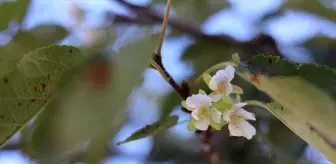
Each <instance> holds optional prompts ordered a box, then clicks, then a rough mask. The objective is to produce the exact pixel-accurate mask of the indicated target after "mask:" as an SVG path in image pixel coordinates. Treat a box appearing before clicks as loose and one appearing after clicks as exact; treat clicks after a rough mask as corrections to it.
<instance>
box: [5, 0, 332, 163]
mask: <svg viewBox="0 0 336 164" xmlns="http://www.w3.org/2000/svg"><path fill="white" fill-rule="evenodd" d="M129 1H130V2H134V3H136V4H139V5H143V4H146V3H149V0H129ZM229 1H230V2H231V3H232V4H233V7H232V8H231V9H228V10H225V11H221V12H218V13H216V14H214V15H213V16H211V17H210V18H209V19H208V20H207V21H205V22H204V24H203V25H202V30H203V31H204V32H205V33H208V34H227V35H230V36H232V37H235V38H236V39H238V40H248V39H251V38H252V37H254V35H256V34H257V33H258V32H260V31H264V32H266V33H268V34H270V35H272V36H273V37H275V38H276V39H277V40H278V41H279V45H280V47H286V48H284V49H283V51H284V52H286V54H288V57H289V58H292V59H296V60H300V61H310V58H309V55H307V52H306V51H305V50H304V49H302V48H300V47H295V46H293V44H295V43H300V42H302V41H304V40H305V39H307V38H310V37H312V36H315V35H328V36H330V37H335V36H336V28H335V25H334V24H332V23H330V22H327V21H323V20H320V19H318V18H316V17H307V16H306V15H304V14H298V13H297V12H295V13H294V12H287V13H285V14H284V15H283V16H282V17H281V18H278V19H274V20H271V21H269V22H267V23H265V24H264V26H262V27H253V25H254V23H255V22H256V21H258V20H259V19H260V17H261V16H262V14H265V13H268V12H271V11H273V10H275V9H277V8H278V7H279V6H280V5H281V4H282V3H283V1H281V0H255V1H254V2H253V3H248V2H246V0H229ZM73 2H75V3H76V4H78V5H79V6H81V7H82V8H83V9H85V10H86V11H88V16H87V18H86V25H88V26H97V25H99V24H101V23H102V19H100V18H102V17H103V12H104V11H107V10H109V11H110V10H113V11H116V12H118V13H127V10H126V9H124V8H122V6H119V5H118V4H117V3H115V2H113V1H111V0H73ZM68 4H69V1H68V0H48V1H46V0H33V4H32V7H31V11H30V13H29V16H28V18H27V22H26V28H31V27H33V26H35V25H37V24H40V23H57V24H61V25H63V26H65V27H67V28H69V29H70V28H71V26H72V24H70V23H69V22H72V19H71V17H70V16H69V14H68V12H67V11H68ZM321 24H324V25H321ZM191 42H192V40H190V39H188V38H186V37H181V38H173V39H169V40H166V42H165V43H164V47H163V55H164V63H165V65H166V66H167V69H168V71H169V72H171V74H172V75H173V76H174V77H176V78H177V79H182V78H183V77H184V76H188V75H191V73H192V71H190V72H187V74H182V73H181V72H180V70H181V69H184V70H191V68H192V65H187V64H185V63H181V62H180V60H179V57H180V55H181V53H182V50H183V49H184V48H185V47H186V46H187V45H188V44H190V43H191ZM187 68H189V69H187ZM144 76H145V81H144V84H143V87H142V88H141V89H139V91H138V92H137V93H136V94H137V95H138V96H136V97H135V98H134V99H133V100H134V101H133V103H134V104H135V106H147V107H148V108H146V110H147V111H141V112H139V111H137V110H136V109H130V110H131V113H132V115H131V116H130V118H131V121H130V123H129V124H127V125H125V127H124V128H123V129H122V130H121V131H120V133H119V134H118V136H117V138H116V139H115V141H116V140H118V141H119V140H121V139H123V138H125V137H127V136H128V135H129V134H130V133H132V132H133V131H135V130H136V129H137V128H140V127H142V126H143V125H145V124H148V123H151V122H154V121H156V120H157V119H158V114H159V113H158V112H157V111H158V109H157V108H158V107H157V104H156V103H155V102H156V100H155V99H150V98H149V99H148V98H145V97H144V96H143V95H144V92H146V90H150V91H154V92H152V93H151V94H153V95H155V96H162V95H165V94H167V91H169V90H170V86H169V85H168V84H166V83H165V81H164V80H163V79H162V78H161V77H160V75H159V74H158V73H157V72H155V71H153V70H146V73H145V75H144ZM154 81H155V82H154ZM142 112H146V113H152V117H146V118H143V117H141V113H142ZM176 112H177V113H179V114H181V115H182V113H180V112H178V111H176ZM187 117H188V116H185V117H182V119H181V120H182V121H183V120H184V119H187ZM177 131H179V135H177ZM170 132H171V133H172V134H175V135H176V136H178V137H181V138H193V137H194V135H193V133H191V132H188V131H187V130H186V128H185V125H184V124H181V125H179V126H177V127H174V128H173V129H171V130H170ZM151 141H152V138H146V139H142V140H139V141H135V142H132V143H129V144H125V145H123V146H120V147H119V149H120V151H122V152H124V153H125V155H126V156H120V157H113V158H109V159H107V160H106V163H107V164H112V163H120V162H121V161H122V162H123V163H125V164H140V163H143V162H142V160H143V158H144V156H145V155H147V154H148V153H149V151H150V149H151V146H152V142H151ZM127 155H132V156H135V157H137V158H136V159H131V158H127ZM321 161H322V160H321ZM0 163H6V164H25V163H27V161H25V158H23V156H21V155H20V154H19V152H4V153H0ZM321 164H322V163H321Z"/></svg>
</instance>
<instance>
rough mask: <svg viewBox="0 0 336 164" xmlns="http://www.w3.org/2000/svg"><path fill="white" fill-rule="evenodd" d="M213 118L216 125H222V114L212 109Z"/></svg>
mask: <svg viewBox="0 0 336 164" xmlns="http://www.w3.org/2000/svg"><path fill="white" fill-rule="evenodd" d="M211 118H212V120H213V121H214V122H215V123H220V121H221V118H222V113H221V112H220V111H218V110H217V109H216V108H212V109H211Z"/></svg>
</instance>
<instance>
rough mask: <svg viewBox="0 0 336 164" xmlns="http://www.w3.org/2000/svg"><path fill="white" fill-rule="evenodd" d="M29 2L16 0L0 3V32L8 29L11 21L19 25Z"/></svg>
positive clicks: (28, 0) (27, 0)
mask: <svg viewBox="0 0 336 164" xmlns="http://www.w3.org/2000/svg"><path fill="white" fill-rule="evenodd" d="M29 4H30V0H16V1H13V2H1V3H0V31H3V30H5V29H7V28H8V25H9V23H10V22H11V21H12V20H16V21H17V22H18V23H21V21H22V20H23V18H24V17H25V15H26V13H27V10H28V7H29Z"/></svg>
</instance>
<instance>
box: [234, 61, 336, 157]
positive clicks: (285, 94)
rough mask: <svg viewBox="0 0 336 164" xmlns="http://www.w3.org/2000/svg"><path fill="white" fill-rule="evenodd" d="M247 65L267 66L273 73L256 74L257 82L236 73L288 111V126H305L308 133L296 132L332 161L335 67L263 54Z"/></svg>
mask: <svg viewBox="0 0 336 164" xmlns="http://www.w3.org/2000/svg"><path fill="white" fill-rule="evenodd" d="M251 65H253V66H257V67H259V68H267V69H268V71H270V72H271V73H276V75H273V76H270V77H269V76H259V81H260V83H259V84H256V83H253V82H252V80H251V78H250V77H251V74H250V73H249V72H244V71H236V73H237V74H238V75H239V76H241V77H242V78H243V79H245V80H246V81H248V82H251V84H252V85H254V86H255V87H257V88H258V89H259V90H260V91H262V92H265V93H266V94H268V95H269V96H270V97H271V98H273V99H274V100H275V101H277V102H279V103H280V104H281V105H282V106H283V108H286V109H288V111H290V113H291V114H290V115H291V117H292V118H291V120H292V121H293V122H287V123H286V125H287V126H288V127H289V128H291V126H293V125H295V124H297V125H298V126H299V125H300V126H302V127H304V126H307V127H309V128H308V129H310V130H309V131H310V134H305V135H303V134H302V133H301V134H299V136H300V137H301V138H303V139H304V140H306V141H307V142H308V143H309V144H311V145H312V146H314V147H315V148H317V149H318V150H319V151H321V152H322V153H324V154H325V155H326V156H327V158H328V159H329V160H330V161H332V162H336V158H335V157H336V146H335V145H336V139H335V138H334V137H332V136H336V126H335V125H336V120H335V119H334V118H335V117H336V102H335V93H336V92H335V87H334V85H335V80H336V78H335V77H336V76H335V75H336V73H335V71H334V70H332V69H330V68H327V67H325V66H320V65H315V64H302V65H298V64H295V63H290V62H288V61H285V60H281V59H279V58H275V57H265V56H257V57H255V58H253V59H252V61H251ZM317 86H318V87H317ZM328 93H329V94H328ZM275 114H276V113H275ZM277 117H278V118H281V117H283V116H277ZM298 120H300V121H298ZM295 121H296V122H295ZM297 122H300V124H298V123H297ZM292 124H293V125H292ZM295 126H296V125H295ZM305 128H306V127H305ZM291 129H292V130H295V129H293V128H291ZM294 132H295V131H294ZM307 135H308V136H307ZM316 136H319V137H317V138H316ZM307 138H308V139H307ZM309 138H313V139H309ZM321 142H324V144H322V143H321Z"/></svg>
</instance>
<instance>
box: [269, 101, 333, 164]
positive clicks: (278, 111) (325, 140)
mask: <svg viewBox="0 0 336 164" xmlns="http://www.w3.org/2000/svg"><path fill="white" fill-rule="evenodd" d="M267 107H268V110H269V111H270V112H271V113H272V114H273V115H275V116H276V117H277V118H278V119H279V120H280V121H281V122H282V123H283V124H285V125H286V126H287V127H288V128H289V129H291V130H292V131H293V132H294V133H295V134H296V135H298V136H300V137H301V138H302V139H303V140H305V141H306V142H307V143H308V144H309V145H311V146H313V147H314V148H316V149H318V150H319V151H321V152H322V153H323V154H324V155H325V156H326V157H327V158H328V160H330V161H331V162H333V163H334V161H335V160H336V157H335V154H336V151H335V147H334V146H335V145H333V143H332V141H331V140H330V139H329V138H333V137H331V136H328V135H327V134H323V133H322V132H321V131H319V130H318V129H317V128H316V127H315V126H314V125H313V124H312V122H310V121H309V120H307V119H299V118H300V116H297V115H296V114H295V113H294V112H293V110H291V109H289V108H285V107H284V106H282V105H280V104H279V103H277V102H273V103H269V104H267Z"/></svg>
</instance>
